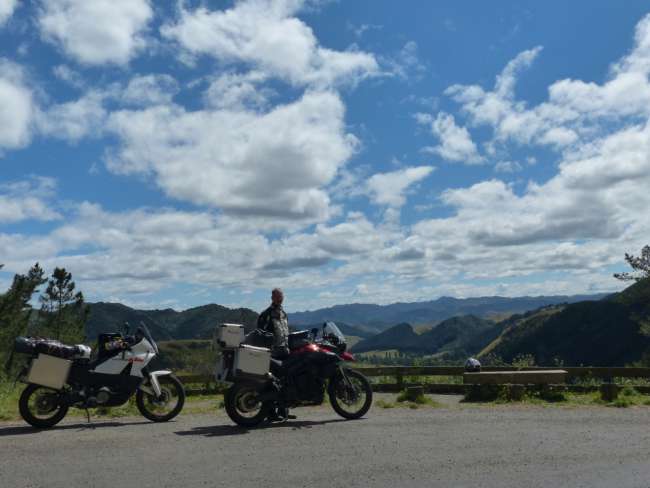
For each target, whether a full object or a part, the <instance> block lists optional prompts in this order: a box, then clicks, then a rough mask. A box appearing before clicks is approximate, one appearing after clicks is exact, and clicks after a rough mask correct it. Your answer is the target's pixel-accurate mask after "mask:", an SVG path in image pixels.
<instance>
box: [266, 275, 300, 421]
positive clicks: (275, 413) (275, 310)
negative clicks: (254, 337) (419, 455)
mask: <svg viewBox="0 0 650 488" xmlns="http://www.w3.org/2000/svg"><path fill="white" fill-rule="evenodd" d="M283 300H284V293H282V290H281V289H280V288H273V291H271V306H270V307H269V308H267V309H266V310H264V311H263V312H262V313H261V314H260V316H259V317H258V319H257V328H258V329H262V330H264V331H266V332H271V333H272V334H273V347H272V349H271V355H272V356H273V357H274V358H275V359H282V358H286V357H287V356H288V355H289V320H288V318H287V314H286V312H285V311H284V309H283V308H282V302H283ZM291 418H293V419H295V418H296V416H295V415H289V409H288V408H287V407H286V406H285V405H284V404H282V403H280V405H278V406H277V408H274V409H272V411H271V412H269V416H268V420H269V421H271V422H283V421H285V420H287V419H291Z"/></svg>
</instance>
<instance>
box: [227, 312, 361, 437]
mask: <svg viewBox="0 0 650 488" xmlns="http://www.w3.org/2000/svg"><path fill="white" fill-rule="evenodd" d="M236 327H240V326H236V325H232V324H222V326H221V327H219V328H217V333H216V338H215V343H216V345H217V346H218V348H219V349H220V350H221V356H220V361H219V363H218V365H217V371H216V378H217V381H221V382H226V383H231V386H230V388H229V389H228V390H227V392H226V394H225V398H224V403H225V408H226V412H227V413H228V416H229V417H230V418H231V419H232V421H233V422H235V423H236V424H238V425H241V426H244V427H254V426H256V425H258V424H260V423H261V422H263V421H264V420H265V419H267V418H268V417H269V416H272V414H273V413H274V412H276V411H285V412H286V411H287V409H290V408H296V407H301V406H313V405H321V404H322V403H323V402H324V400H325V391H327V394H328V397H329V401H330V404H331V405H332V408H333V409H334V411H335V412H336V413H337V414H339V415H340V416H341V417H343V418H345V419H358V418H360V417H362V416H363V415H365V414H366V413H367V412H368V410H369V409H370V406H371V404H372V388H371V386H370V383H369V382H368V380H367V379H366V377H365V376H363V374H361V373H359V372H358V371H355V370H353V369H350V368H349V367H347V363H348V362H351V361H354V356H353V355H352V354H350V353H349V352H347V351H346V349H347V344H346V340H345V336H344V335H343V334H342V333H341V331H340V330H339V328H338V327H337V326H336V324H334V323H333V322H327V323H325V324H324V325H323V327H322V328H321V329H312V330H311V331H301V332H294V333H291V334H289V349H290V354H289V356H288V357H287V358H286V359H283V360H277V359H272V358H271V357H270V350H269V349H268V347H259V346H260V345H265V346H268V345H270V343H269V342H268V341H270V340H271V337H269V336H266V335H265V333H263V332H261V331H259V330H258V331H255V332H254V333H251V334H249V336H248V337H247V338H246V339H245V340H244V337H243V328H242V329H237V328H236Z"/></svg>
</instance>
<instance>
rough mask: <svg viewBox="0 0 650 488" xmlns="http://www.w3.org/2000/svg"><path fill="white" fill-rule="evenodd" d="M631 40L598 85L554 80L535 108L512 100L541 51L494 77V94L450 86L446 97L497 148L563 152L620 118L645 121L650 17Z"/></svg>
mask: <svg viewBox="0 0 650 488" xmlns="http://www.w3.org/2000/svg"><path fill="white" fill-rule="evenodd" d="M634 39H635V44H634V47H633V48H632V49H631V51H630V52H629V53H628V54H627V55H626V56H624V57H623V58H622V59H620V60H619V61H618V62H616V63H614V64H613V65H612V68H611V70H610V73H609V75H610V76H609V78H608V79H607V80H606V81H604V82H603V83H602V84H598V83H594V82H585V81H582V80H573V79H563V80H558V81H556V82H554V83H553V84H551V86H549V88H548V94H549V96H548V101H546V102H543V103H540V104H539V105H537V106H534V107H528V106H527V104H526V103H525V102H523V101H521V100H518V99H517V97H516V94H515V85H516V81H517V77H518V76H519V74H520V73H521V71H522V70H524V69H526V68H528V67H530V66H531V64H532V63H533V62H534V60H535V58H536V57H537V56H538V55H539V54H540V53H541V47H536V48H534V49H530V50H527V51H523V52H522V53H520V54H519V55H518V56H516V57H515V58H514V59H513V60H512V61H510V63H508V65H507V66H506V67H505V68H504V70H503V71H502V72H501V74H500V75H498V76H497V79H496V83H495V86H494V89H493V90H490V91H486V90H484V89H483V88H482V87H481V86H479V85H453V86H450V87H449V88H448V89H447V90H446V91H445V93H446V94H447V95H449V96H450V97H452V98H453V99H454V100H455V101H456V102H458V103H459V104H460V106H461V112H462V113H463V114H464V115H466V116H467V117H468V120H469V122H470V124H471V125H473V126H479V125H486V126H489V127H491V128H492V129H493V130H494V139H495V141H496V142H499V143H506V142H508V141H513V142H516V143H518V144H536V145H547V146H551V147H553V148H556V149H562V150H564V149H566V148H568V147H571V146H573V145H574V144H584V143H585V141H586V140H588V139H594V138H598V137H600V136H601V134H602V133H603V131H605V132H607V131H608V130H609V125H611V124H613V123H619V122H620V121H621V119H622V118H625V117H628V118H631V120H632V121H633V122H638V121H639V118H640V119H642V120H643V119H646V118H647V117H648V116H649V115H650V108H649V107H650V81H649V80H648V74H650V49H649V48H648V46H649V45H650V15H648V16H646V17H645V18H643V19H642V20H641V21H640V22H639V23H638V24H637V26H636V29H635V37H634Z"/></svg>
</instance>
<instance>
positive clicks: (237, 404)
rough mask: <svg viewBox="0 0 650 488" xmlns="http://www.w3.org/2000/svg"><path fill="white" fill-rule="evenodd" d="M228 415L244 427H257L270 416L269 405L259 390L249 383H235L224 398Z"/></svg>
mask: <svg viewBox="0 0 650 488" xmlns="http://www.w3.org/2000/svg"><path fill="white" fill-rule="evenodd" d="M223 402H224V405H225V407H226V413H227V414H228V417H230V419H231V420H232V421H233V422H235V423H236V424H237V425H240V426H242V427H255V426H256V425H258V424H260V423H261V422H262V421H264V419H265V418H266V417H267V416H268V413H269V408H268V405H267V404H266V403H264V402H262V401H261V400H260V392H259V390H258V389H257V388H256V387H255V386H253V385H248V384H242V383H240V384H237V383H236V384H234V385H233V386H231V387H230V388H229V389H228V391H226V394H225V396H224V399H223Z"/></svg>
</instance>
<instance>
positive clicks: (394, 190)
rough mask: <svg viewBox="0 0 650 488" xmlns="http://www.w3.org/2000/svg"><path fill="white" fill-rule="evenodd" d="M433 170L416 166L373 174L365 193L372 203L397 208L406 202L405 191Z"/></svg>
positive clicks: (429, 167) (430, 167) (428, 167)
mask: <svg viewBox="0 0 650 488" xmlns="http://www.w3.org/2000/svg"><path fill="white" fill-rule="evenodd" d="M433 170H434V168H433V167H432V166H418V167H414V168H405V169H400V170H398V171H391V172H390V173H379V174H375V175H372V176H371V177H370V179H369V180H368V182H367V185H366V186H367V191H368V193H369V194H370V197H371V199H372V201H373V202H374V203H376V204H378V205H388V206H390V207H396V208H399V207H401V206H403V205H404V203H405V202H406V195H405V193H406V190H407V189H408V188H409V187H410V186H411V185H413V184H415V183H418V182H420V181H422V180H423V179H424V178H426V177H427V176H429V175H430V174H431V172H432V171H433Z"/></svg>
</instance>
